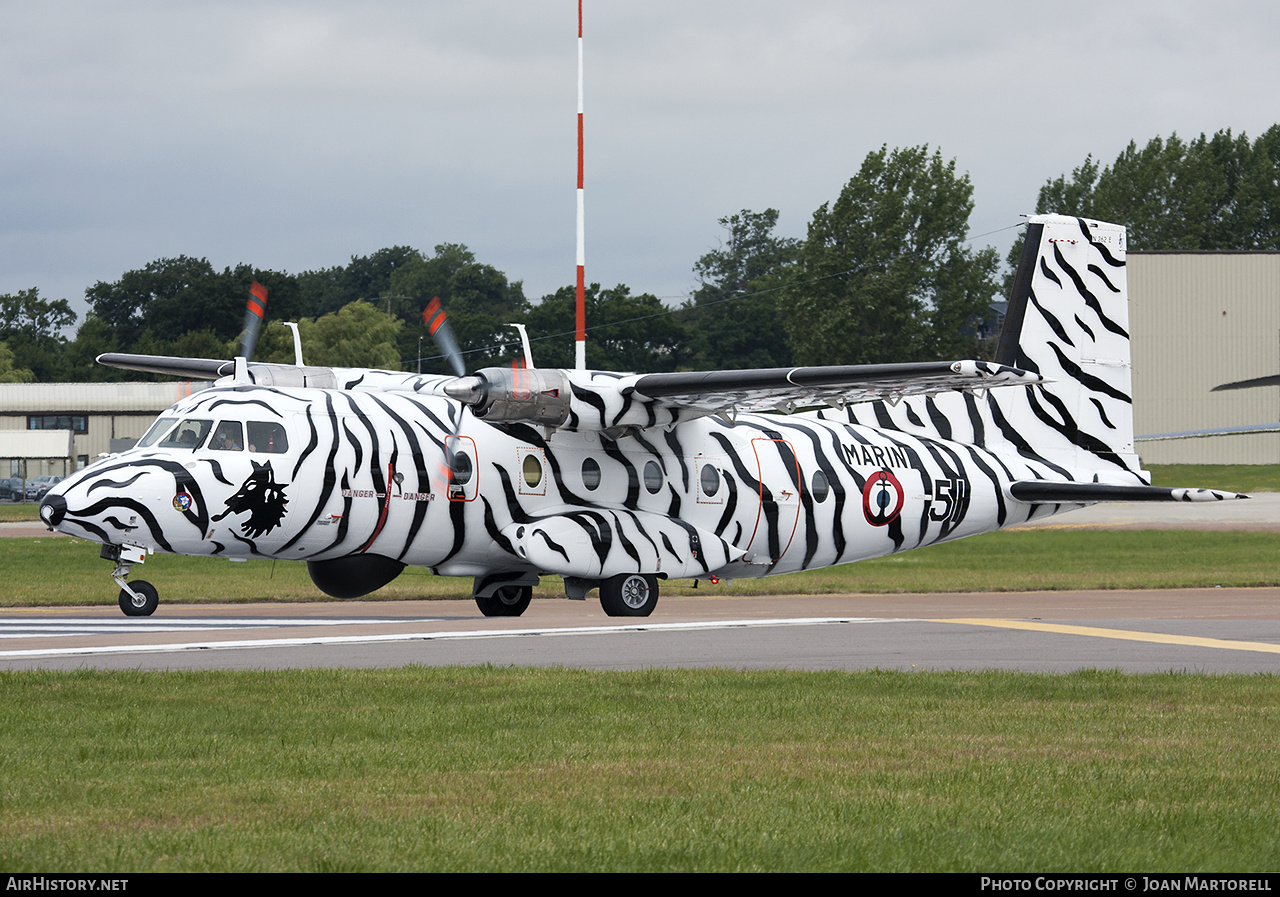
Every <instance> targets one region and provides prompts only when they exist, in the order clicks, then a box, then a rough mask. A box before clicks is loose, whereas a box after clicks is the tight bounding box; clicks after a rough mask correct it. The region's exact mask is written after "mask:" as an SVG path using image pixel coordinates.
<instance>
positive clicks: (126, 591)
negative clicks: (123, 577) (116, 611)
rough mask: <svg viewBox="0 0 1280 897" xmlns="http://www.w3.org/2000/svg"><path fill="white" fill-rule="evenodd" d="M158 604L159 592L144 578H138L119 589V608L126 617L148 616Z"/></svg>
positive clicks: (154, 610)
mask: <svg viewBox="0 0 1280 897" xmlns="http://www.w3.org/2000/svg"><path fill="white" fill-rule="evenodd" d="M159 604H160V593H159V592H157V591H156V587H155V586H153V585H152V584H151V583H149V582H147V581H146V580H142V579H138V580H135V581H134V582H132V583H129V584H127V585H125V586H124V587H123V588H121V589H120V609H121V610H122V611H124V613H125V616H128V617H149V616H151V615H152V614H154V613H155V612H156V607H158V606H159Z"/></svg>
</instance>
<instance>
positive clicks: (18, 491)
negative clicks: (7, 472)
mask: <svg viewBox="0 0 1280 897" xmlns="http://www.w3.org/2000/svg"><path fill="white" fill-rule="evenodd" d="M21 499H22V477H0V501H20V500H21Z"/></svg>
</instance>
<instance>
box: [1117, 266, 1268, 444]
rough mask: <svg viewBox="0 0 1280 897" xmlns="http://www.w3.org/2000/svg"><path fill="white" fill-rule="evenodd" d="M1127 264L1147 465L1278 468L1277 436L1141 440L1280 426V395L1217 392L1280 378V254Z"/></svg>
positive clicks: (1137, 422) (1138, 426)
mask: <svg viewBox="0 0 1280 897" xmlns="http://www.w3.org/2000/svg"><path fill="white" fill-rule="evenodd" d="M1127 262H1128V264H1127V269H1128V279H1129V332H1130V335H1131V342H1132V362H1133V400H1134V402H1133V404H1134V407H1133V415H1134V433H1135V434H1136V435H1137V436H1138V437H1139V441H1138V443H1137V451H1138V454H1139V456H1141V458H1142V461H1143V463H1144V464H1278V463H1280V433H1266V434H1252V435H1243V436H1241V435H1235V436H1213V437H1208V438H1184V439H1157V440H1144V439H1141V437H1142V436H1144V435H1151V434H1163V433H1182V432H1186V431H1189V430H1206V429H1217V428H1230V427H1241V426H1246V425H1252V424H1277V423H1278V422H1280V386H1267V387H1256V388H1252V389H1239V390H1231V391H1227V392H1212V391H1211V390H1212V389H1213V388H1214V387H1215V386H1219V385H1221V384H1224V383H1233V382H1237V381H1240V380H1251V379H1254V378H1255V377H1267V376H1276V375H1280V253H1277V252H1130V253H1129V254H1128V260H1127ZM1278 429H1280V428H1278Z"/></svg>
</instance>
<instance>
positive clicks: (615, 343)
mask: <svg viewBox="0 0 1280 897" xmlns="http://www.w3.org/2000/svg"><path fill="white" fill-rule="evenodd" d="M1278 173H1280V125H1276V126H1272V127H1271V128H1270V129H1269V130H1267V131H1266V132H1265V133H1264V134H1262V135H1261V136H1260V137H1258V138H1257V139H1256V140H1254V141H1250V140H1249V139H1248V138H1247V137H1246V135H1244V134H1240V135H1233V134H1232V132H1231V131H1230V130H1225V131H1219V132H1218V133H1216V134H1214V135H1213V136H1212V137H1206V136H1205V135H1203V134H1202V135H1200V137H1199V138H1197V139H1195V140H1191V141H1184V140H1182V139H1181V138H1179V137H1178V136H1177V134H1174V135H1172V136H1170V137H1169V138H1167V139H1165V138H1161V137H1156V138H1153V139H1152V140H1150V141H1149V142H1148V143H1147V144H1146V145H1145V146H1144V147H1141V148H1139V147H1138V145H1137V144H1136V143H1130V144H1129V146H1128V147H1127V148H1126V149H1125V150H1124V151H1123V152H1121V153H1120V155H1119V156H1118V157H1117V158H1116V160H1115V161H1114V162H1113V163H1111V164H1110V165H1106V166H1101V165H1100V164H1099V163H1098V162H1096V161H1095V160H1094V159H1093V157H1092V156H1088V157H1086V158H1085V160H1084V162H1083V163H1081V165H1080V166H1079V167H1077V168H1075V169H1074V170H1073V171H1072V172H1071V174H1070V175H1069V176H1068V175H1066V174H1063V175H1061V176H1059V177H1057V178H1052V179H1049V180H1048V181H1046V183H1045V184H1044V186H1042V187H1041V189H1040V191H1039V196H1038V199H1037V203H1036V212H1037V213H1045V212H1058V213H1062V214H1071V215H1083V216H1085V217H1091V218H1100V219H1103V220H1107V221H1115V222H1119V223H1123V224H1125V225H1127V226H1128V228H1129V243H1130V248H1131V249H1134V250H1141V249H1148V250H1153V249H1170V250H1241V249H1243V250H1265V249H1269V250H1276V249H1280V177H1278ZM972 211H973V187H972V184H971V183H970V181H969V177H968V175H967V174H963V173H961V172H959V171H957V168H956V162H955V160H954V159H951V160H947V159H945V158H943V156H942V154H941V153H940V152H939V151H937V150H931V149H930V148H929V147H927V146H917V147H907V148H897V149H892V150H890V149H889V148H888V147H881V148H880V149H879V150H877V151H875V152H872V153H870V154H868V155H867V157H866V158H865V159H864V160H863V162H862V165H861V167H860V168H859V170H858V172H857V174H856V175H854V176H853V177H852V178H851V179H850V180H849V181H848V183H847V184H845V186H844V188H843V189H842V190H841V191H840V194H839V196H837V197H836V198H835V199H834V200H832V201H830V202H827V203H824V204H823V205H822V206H820V207H819V208H818V209H817V210H816V211H815V212H814V213H813V215H812V218H811V220H810V222H809V227H808V233H807V235H806V237H804V238H802V239H794V238H788V237H782V236H779V235H778V234H777V233H776V228H777V223H778V217H779V214H778V212H777V211H776V210H774V209H767V210H765V211H763V212H756V211H751V210H743V211H741V212H738V213H736V214H733V215H729V216H727V217H725V218H723V219H721V220H720V224H721V226H722V227H723V228H724V236H723V238H722V241H721V244H720V246H719V247H718V248H717V249H714V250H712V251H710V252H708V253H706V254H705V255H703V256H702V257H701V258H699V259H698V260H697V262H696V263H695V264H694V266H693V271H694V273H695V275H696V276H697V278H698V282H699V286H698V288H697V289H696V290H695V291H694V293H693V295H692V296H691V297H690V298H689V299H688V300H687V301H686V302H684V303H683V304H682V305H681V306H679V307H676V308H671V307H668V306H666V305H664V304H663V303H662V302H661V301H660V300H659V299H658V298H657V297H656V296H653V295H652V294H649V293H638V294H634V293H632V291H631V289H630V288H629V287H627V286H626V285H624V284H618V285H616V286H613V287H603V286H601V285H599V284H592V285H591V286H590V287H589V289H588V290H587V295H586V302H587V322H588V327H589V328H590V330H589V333H588V341H587V364H588V366H590V367H593V368H601V369H609V370H622V371H645V372H648V371H664V370H677V369H692V370H702V369H706V370H711V369H739V368H749V367H777V366H785V365H792V364H797V365H808V364H863V363H879V362H892V361H924V360H932V359H946V358H960V357H983V356H984V355H986V354H989V349H990V347H989V345H986V344H985V343H984V337H986V336H987V334H988V329H987V328H985V327H984V323H985V322H986V321H987V320H988V319H989V318H990V317H991V303H992V301H993V300H996V299H998V298H1001V295H1002V292H1003V290H1002V288H1001V278H1000V273H1001V272H1000V270H999V269H1000V267H1001V265H1000V260H999V257H998V255H997V253H996V250H995V249H992V248H983V249H975V248H972V247H970V246H969V245H968V242H967V237H968V231H969V217H970V215H971V213H972ZM1020 251H1021V239H1020V238H1019V240H1018V241H1017V242H1016V243H1015V245H1014V246H1013V248H1012V249H1011V251H1010V253H1009V256H1008V264H1009V267H1010V268H1012V267H1013V266H1015V265H1016V263H1017V257H1018V253H1020ZM1010 276H1011V275H1010V274H1009V273H1008V270H1006V273H1005V275H1004V283H1005V287H1006V288H1007V283H1008V279H1009V277H1010ZM253 281H257V282H259V283H261V284H263V285H264V286H266V287H267V288H268V290H269V292H270V300H269V303H268V308H267V315H268V321H286V320H289V321H299V322H300V327H299V329H300V331H301V334H302V340H303V347H304V354H305V359H306V361H307V362H308V363H310V364H321V365H339V366H342V365H346V366H354V367H381V368H388V369H399V370H421V371H423V372H424V373H426V372H430V373H447V372H448V368H447V366H446V364H445V362H444V360H443V359H442V358H440V357H439V353H438V351H437V349H436V347H435V344H434V342H433V340H432V338H431V336H430V335H429V334H428V332H427V330H426V327H425V325H424V324H423V321H422V317H421V315H422V311H423V309H424V308H425V307H426V304H427V303H428V302H429V301H430V300H431V299H432V297H437V296H438V297H439V298H440V299H441V301H442V302H443V304H444V306H445V308H446V310H447V311H448V314H449V317H450V321H451V323H452V326H453V329H454V332H455V335H456V336H457V337H458V341H459V343H460V344H461V346H462V347H463V350H464V352H465V353H466V364H467V367H468V368H469V369H470V370H475V369H477V368H480V367H485V366H488V365H495V364H507V363H509V362H510V361H512V360H513V359H515V358H518V357H519V356H520V346H519V340H518V335H517V333H516V331H515V330H514V329H513V328H511V327H510V326H509V324H511V323H513V322H519V323H523V324H526V325H527V327H528V329H529V332H530V335H531V336H532V337H534V338H535V340H536V342H535V344H534V358H535V362H536V363H537V364H538V365H539V366H542V367H569V366H571V365H572V363H573V344H572V341H573V330H574V287H573V286H571V285H570V286H565V287H562V288H561V289H558V290H556V291H555V292H554V293H552V294H549V295H546V296H543V297H541V298H540V299H538V300H536V301H534V300H530V299H529V298H528V297H526V296H525V294H524V288H523V284H522V283H521V282H520V281H518V280H517V281H513V280H510V279H509V278H508V277H507V275H506V274H505V273H504V272H502V271H499V270H498V269H496V268H494V267H493V266H492V265H487V264H484V263H483V262H480V261H479V260H478V259H476V257H475V255H474V253H472V252H471V250H469V249H468V248H467V247H466V246H463V245H460V244H452V243H444V244H440V245H438V246H436V247H435V248H434V251H433V252H432V253H431V254H427V253H425V252H421V251H419V250H416V249H414V248H412V247H408V246H393V247H389V248H386V249H381V250H379V251H377V252H375V253H373V254H372V255H368V256H353V257H352V258H351V261H350V263H349V264H347V265H343V266H335V267H332V268H328V269H325V270H320V271H305V272H302V273H301V274H290V273H287V272H283V271H271V270H264V269H258V268H254V267H253V266H251V265H245V264H242V265H237V266H236V267H235V268H225V269H223V270H222V271H218V270H216V269H214V268H213V266H212V265H210V264H209V262H208V261H207V260H205V259H197V258H192V257H188V256H179V257H178V258H168V259H157V260H156V261H153V262H151V263H150V264H148V265H146V266H145V267H143V268H141V269H138V270H135V271H128V272H125V273H124V275H122V276H121V277H120V278H119V279H118V280H116V281H113V282H105V281H100V282H98V283H96V284H95V285H94V286H92V287H90V288H89V289H88V290H86V299H87V301H88V303H89V311H88V313H87V314H86V316H85V318H84V320H83V321H81V322H80V324H79V327H78V329H77V330H76V332H75V334H74V336H73V337H70V338H68V337H67V336H66V331H67V330H68V329H69V328H70V327H71V326H72V325H73V324H74V323H75V321H76V315H75V313H74V312H73V311H72V310H71V308H70V306H69V304H68V303H67V302H66V300H64V299H58V300H46V299H42V298H41V297H40V296H39V292H38V290H37V289H35V288H32V289H30V290H21V291H19V292H18V293H17V294H13V295H3V296H0V382H3V381H15V380H16V381H23V380H35V381H41V382H48V381H59V380H61V381H94V380H121V379H135V378H137V377H138V376H140V375H138V374H136V373H131V372H124V371H116V370H113V369H110V368H104V367H102V366H100V365H97V364H95V363H94V361H93V360H94V358H96V356H97V355H99V354H101V353H103V352H135V353H141V354H153V355H182V356H196V357H216V358H222V357H230V356H231V355H234V354H235V352H236V347H237V344H238V340H239V336H240V334H239V332H238V331H239V328H240V325H241V321H242V319H243V307H244V302H245V298H246V296H247V295H248V291H249V286H250V284H251V283H252V282H253ZM257 358H258V359H259V360H265V361H280V362H291V361H292V360H293V348H292V336H291V334H290V333H289V332H288V330H287V329H286V328H284V327H281V326H268V327H266V328H264V330H263V334H262V337H261V338H260V340H259V344H258V351H257Z"/></svg>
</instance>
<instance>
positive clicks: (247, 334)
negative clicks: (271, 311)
mask: <svg viewBox="0 0 1280 897" xmlns="http://www.w3.org/2000/svg"><path fill="white" fill-rule="evenodd" d="M266 313H267V288H266V287H264V286H263V285H262V284H260V283H258V282H257V281H256V280H255V281H254V282H253V283H252V284H250V285H249V303H248V305H246V306H245V310H244V327H243V328H242V330H243V331H244V336H243V337H242V339H241V341H240V354H241V355H243V356H244V358H245V360H246V361H253V350H254V349H255V348H257V346H258V332H259V331H260V330H261V329H262V317H263V315H265V314H266Z"/></svg>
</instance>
